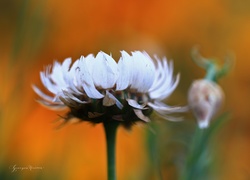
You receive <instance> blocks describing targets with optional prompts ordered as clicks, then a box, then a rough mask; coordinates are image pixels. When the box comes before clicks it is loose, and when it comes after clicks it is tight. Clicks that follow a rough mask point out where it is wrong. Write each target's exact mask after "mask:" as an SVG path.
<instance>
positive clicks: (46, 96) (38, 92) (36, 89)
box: [32, 85, 53, 102]
mask: <svg viewBox="0 0 250 180" xmlns="http://www.w3.org/2000/svg"><path fill="white" fill-rule="evenodd" d="M32 88H33V90H34V91H35V92H36V94H37V95H39V96H40V97H41V98H43V99H44V100H45V101H48V102H52V101H53V97H51V96H48V95H46V94H44V93H43V92H42V91H41V90H40V89H39V88H38V87H36V86H35V85H32Z"/></svg>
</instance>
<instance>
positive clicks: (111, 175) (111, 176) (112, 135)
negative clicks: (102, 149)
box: [103, 121, 119, 180]
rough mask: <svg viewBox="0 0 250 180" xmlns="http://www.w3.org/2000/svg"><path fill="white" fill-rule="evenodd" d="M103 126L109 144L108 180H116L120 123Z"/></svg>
mask: <svg viewBox="0 0 250 180" xmlns="http://www.w3.org/2000/svg"><path fill="white" fill-rule="evenodd" d="M103 125H104V130H105V135H106V143H107V159H108V164H107V165H108V180H116V170H115V143H116V130H117V127H118V125H119V123H118V122H116V121H105V122H104V123H103Z"/></svg>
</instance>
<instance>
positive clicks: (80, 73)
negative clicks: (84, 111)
mask: <svg viewBox="0 0 250 180" xmlns="http://www.w3.org/2000/svg"><path fill="white" fill-rule="evenodd" d="M78 67H79V68H78V69H77V72H76V81H77V84H79V85H80V86H82V88H83V89H84V91H85V92H86V94H87V95H88V97H90V98H93V99H101V98H103V97H104V96H103V94H101V93H100V92H99V91H98V90H97V89H96V88H95V85H94V82H93V79H92V77H91V75H90V72H89V69H88V66H87V61H86V60H85V59H84V57H83V56H82V57H81V58H80V60H79V64H78Z"/></svg>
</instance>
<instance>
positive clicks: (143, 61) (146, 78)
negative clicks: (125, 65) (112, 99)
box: [131, 51, 155, 93]
mask: <svg viewBox="0 0 250 180" xmlns="http://www.w3.org/2000/svg"><path fill="white" fill-rule="evenodd" d="M132 56H133V61H134V66H133V67H132V69H133V78H132V82H131V88H132V89H133V88H134V89H137V91H138V92H142V93H143V92H147V91H148V90H149V88H150V87H151V86H152V84H153V81H154V73H155V69H154V65H153V61H152V59H151V58H150V57H149V55H148V54H147V53H146V52H144V53H142V52H140V51H136V52H133V53H132Z"/></svg>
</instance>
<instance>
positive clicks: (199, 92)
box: [188, 79, 224, 129]
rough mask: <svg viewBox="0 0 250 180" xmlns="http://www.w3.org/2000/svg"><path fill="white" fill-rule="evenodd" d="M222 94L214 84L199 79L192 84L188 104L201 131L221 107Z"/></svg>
mask: <svg viewBox="0 0 250 180" xmlns="http://www.w3.org/2000/svg"><path fill="white" fill-rule="evenodd" d="M223 99H224V93H223V91H222V89H221V88H220V86H219V85H218V84H216V83H215V82H212V81H209V80H206V79H200V80H196V81H194V82H193V83H192V85H191V87H190V89H189V92H188V102H189V106H190V108H191V109H192V111H193V113H194V116H195V117H196V119H197V121H198V125H199V127H200V128H201V129H203V128H207V127H208V126H209V123H210V121H211V119H212V117H213V116H214V115H215V114H216V112H217V111H218V110H219V108H220V107H221V105H222V102H223Z"/></svg>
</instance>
